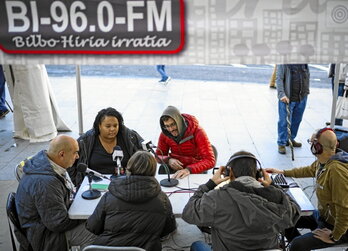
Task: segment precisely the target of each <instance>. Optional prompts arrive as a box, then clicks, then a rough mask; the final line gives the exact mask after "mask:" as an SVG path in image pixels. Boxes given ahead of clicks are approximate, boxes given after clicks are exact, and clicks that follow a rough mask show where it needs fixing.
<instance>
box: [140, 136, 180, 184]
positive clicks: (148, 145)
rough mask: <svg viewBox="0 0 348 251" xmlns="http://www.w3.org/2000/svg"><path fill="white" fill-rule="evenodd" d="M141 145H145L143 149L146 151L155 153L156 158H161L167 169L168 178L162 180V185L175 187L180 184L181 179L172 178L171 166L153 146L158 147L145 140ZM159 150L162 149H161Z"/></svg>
mask: <svg viewBox="0 0 348 251" xmlns="http://www.w3.org/2000/svg"><path fill="white" fill-rule="evenodd" d="M141 145H142V146H143V149H144V150H145V151H150V152H152V153H153V154H154V155H155V157H156V159H159V160H160V162H161V165H162V166H163V167H164V169H165V170H166V173H167V174H168V178H167V179H163V180H161V181H160V184H161V186H163V187H175V186H176V185H177V184H179V181H178V180H177V179H173V178H170V172H169V167H168V166H167V164H166V163H164V161H163V159H161V158H159V157H158V155H157V153H156V152H155V151H154V150H153V148H156V146H155V145H153V144H152V142H151V141H143V142H142V143H141ZM145 147H146V148H145ZM158 149H159V148H158ZM159 150H160V151H161V149H159Z"/></svg>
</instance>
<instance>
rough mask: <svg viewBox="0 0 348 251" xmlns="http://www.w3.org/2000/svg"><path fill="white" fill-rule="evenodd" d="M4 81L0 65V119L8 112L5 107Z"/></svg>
mask: <svg viewBox="0 0 348 251" xmlns="http://www.w3.org/2000/svg"><path fill="white" fill-rule="evenodd" d="M5 81H6V80H5V75H4V71H3V70H2V65H0V119H2V118H4V117H5V116H6V114H7V113H8V112H9V110H8V109H7V107H6V99H5V98H6V97H5Z"/></svg>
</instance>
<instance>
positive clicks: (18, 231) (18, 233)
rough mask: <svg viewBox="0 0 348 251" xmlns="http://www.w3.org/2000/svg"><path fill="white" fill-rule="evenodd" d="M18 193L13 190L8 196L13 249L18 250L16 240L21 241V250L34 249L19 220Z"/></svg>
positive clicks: (9, 224)
mask: <svg viewBox="0 0 348 251" xmlns="http://www.w3.org/2000/svg"><path fill="white" fill-rule="evenodd" d="M15 199H16V193H14V192H11V193H10V194H9V195H8V197H7V203H6V213H7V219H8V226H9V229H10V235H11V242H12V250H13V251H17V246H16V240H17V241H18V243H19V251H33V249H32V247H31V246H30V243H29V241H28V239H27V237H26V234H25V232H24V231H23V229H22V228H21V225H20V223H19V220H18V214H17V210H16V203H15Z"/></svg>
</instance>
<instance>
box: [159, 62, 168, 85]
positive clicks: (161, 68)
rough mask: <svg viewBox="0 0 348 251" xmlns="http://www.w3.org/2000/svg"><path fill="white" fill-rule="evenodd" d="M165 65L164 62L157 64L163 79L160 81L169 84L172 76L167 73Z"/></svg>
mask: <svg viewBox="0 0 348 251" xmlns="http://www.w3.org/2000/svg"><path fill="white" fill-rule="evenodd" d="M165 67H166V66H165V65H163V64H159V65H156V69H157V71H158V73H159V74H161V80H160V81H158V82H160V83H163V84H168V82H169V81H170V80H171V77H169V76H168V75H167V73H166V69H165Z"/></svg>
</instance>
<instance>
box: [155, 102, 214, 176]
mask: <svg viewBox="0 0 348 251" xmlns="http://www.w3.org/2000/svg"><path fill="white" fill-rule="evenodd" d="M163 116H169V117H171V118H172V119H173V120H174V121H175V123H176V126H177V130H178V132H179V133H178V136H177V137H174V136H173V135H172V134H171V133H170V132H169V131H168V130H167V129H165V127H164V123H163V121H162V117H163ZM160 125H161V129H162V132H161V134H160V136H159V139H158V144H157V150H156V153H157V155H158V156H159V158H161V159H162V160H163V161H164V162H165V163H168V161H169V159H170V158H174V159H178V160H179V161H180V162H181V163H183V167H184V168H187V169H189V170H190V173H202V172H204V171H206V170H208V169H210V168H212V167H214V165H215V157H214V152H213V149H212V146H211V144H210V141H209V139H208V136H207V134H206V133H205V131H204V130H203V128H202V127H200V126H199V123H198V120H197V119H196V118H195V117H194V116H192V115H189V114H180V112H179V110H178V109H177V108H175V107H174V106H168V107H167V109H166V110H164V112H163V114H162V116H161V118H160Z"/></svg>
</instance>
